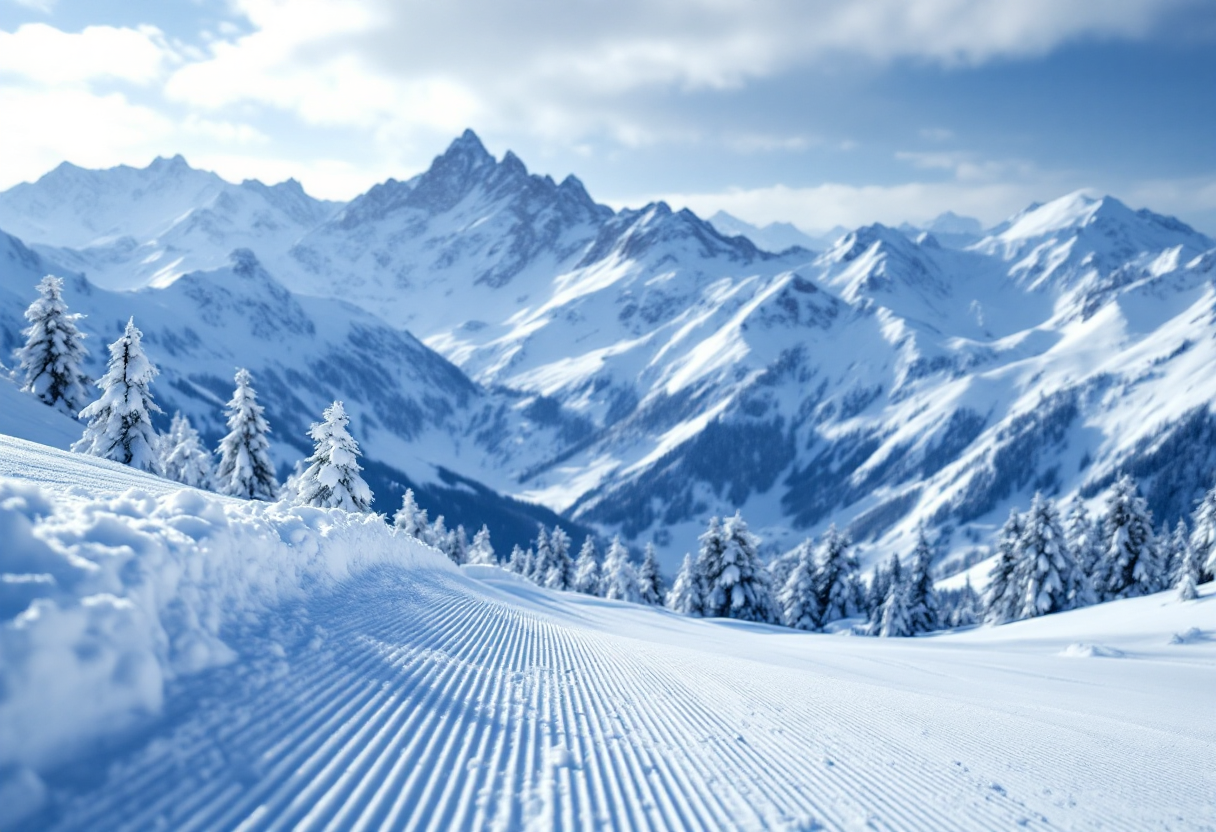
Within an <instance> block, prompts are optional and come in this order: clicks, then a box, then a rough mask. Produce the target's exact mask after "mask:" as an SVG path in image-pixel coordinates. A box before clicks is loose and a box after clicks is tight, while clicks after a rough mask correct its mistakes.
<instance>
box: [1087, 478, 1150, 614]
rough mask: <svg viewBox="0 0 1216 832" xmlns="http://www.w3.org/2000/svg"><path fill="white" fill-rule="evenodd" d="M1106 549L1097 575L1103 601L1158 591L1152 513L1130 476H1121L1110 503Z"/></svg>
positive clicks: (1108, 499) (1096, 589)
mask: <svg viewBox="0 0 1216 832" xmlns="http://www.w3.org/2000/svg"><path fill="white" fill-rule="evenodd" d="M1106 534H1107V540H1106V546H1105V547H1104V549H1105V551H1104V552H1103V555H1102V559H1101V560H1100V561H1099V562H1098V566H1097V569H1096V570H1095V575H1094V590H1095V591H1096V593H1097V595H1098V598H1099V599H1100V600H1102V601H1112V600H1114V599H1116V598H1134V597H1136V596H1139V595H1148V594H1149V593H1152V592H1156V591H1157V590H1158V589H1159V588H1160V586H1161V583H1162V576H1161V573H1160V568H1159V564H1158V559H1157V543H1156V541H1155V540H1154V538H1153V520H1152V514H1151V513H1150V512H1149V510H1148V507H1147V506H1146V505H1145V503H1144V498H1143V497H1141V496H1140V493H1139V491H1138V490H1137V488H1136V483H1135V481H1134V480H1133V479H1132V478H1131V477H1130V476H1129V475H1127V474H1124V475H1123V476H1121V477H1119V479H1118V480H1116V481H1115V484H1114V487H1113V488H1112V489H1111V493H1110V496H1109V497H1108V498H1107V500H1106Z"/></svg>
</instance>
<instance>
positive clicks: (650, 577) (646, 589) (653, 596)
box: [638, 543, 663, 607]
mask: <svg viewBox="0 0 1216 832" xmlns="http://www.w3.org/2000/svg"><path fill="white" fill-rule="evenodd" d="M638 596H639V597H640V598H641V601H642V603H643V604H650V605H651V606H652V607H661V606H663V576H662V575H661V574H660V573H659V557H658V555H657V554H656V553H655V551H654V544H653V543H647V544H646V549H645V554H644V555H643V556H642V565H641V566H640V567H638Z"/></svg>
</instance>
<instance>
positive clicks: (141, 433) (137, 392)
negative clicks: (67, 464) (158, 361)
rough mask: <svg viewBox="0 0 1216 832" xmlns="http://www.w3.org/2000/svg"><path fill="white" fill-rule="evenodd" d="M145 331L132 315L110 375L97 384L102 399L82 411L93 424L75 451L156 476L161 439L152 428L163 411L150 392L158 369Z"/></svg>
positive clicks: (117, 345)
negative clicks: (148, 353) (143, 339)
mask: <svg viewBox="0 0 1216 832" xmlns="http://www.w3.org/2000/svg"><path fill="white" fill-rule="evenodd" d="M142 335H143V334H142V333H141V332H140V331H139V330H138V329H136V328H135V319H134V318H132V319H131V320H129V321H127V328H126V330H125V331H124V332H123V334H122V336H121V337H119V339H118V340H117V341H115V342H114V343H112V344H110V362H109V365H108V367H107V368H106V374H105V375H104V376H102V377H101V380H100V381H98V382H97V386H98V387H100V388H101V398H99V399H98V400H97V401H95V402H93V403H92V404H90V405H89V406H88V407H86V408H85V409H84V410H82V411H80V418H81V419H87V420H88V424H87V425H86V426H85V429H84V436H82V437H81V438H80V439H79V440H77V441H76V443H75V444H73V445H72V450H73V451H75V452H77V453H83V454H91V455H93V456H99V457H102V458H103V459H112V460H114V461H115V462H121V463H123V464H124V465H130V466H131V467H132V468H139V469H141V470H144V471H151V472H152V473H154V474H155V473H159V472H160V437H158V436H157V434H156V431H155V430H154V429H153V428H152V419H151V414H152V413H160V412H161V409H160V408H159V407H157V406H156V403H155V402H153V401H152V393H151V392H150V391H149V390H148V386H149V385H150V384H151V383H152V379H153V378H155V377H156V368H155V367H153V366H152V363H151V362H150V361H148V357H147V356H146V355H144V350H143V346H142V345H141V344H140V339H141V337H142Z"/></svg>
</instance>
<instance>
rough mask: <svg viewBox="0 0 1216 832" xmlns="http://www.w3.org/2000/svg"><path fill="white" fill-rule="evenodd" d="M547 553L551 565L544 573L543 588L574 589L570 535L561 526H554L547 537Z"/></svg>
mask: <svg viewBox="0 0 1216 832" xmlns="http://www.w3.org/2000/svg"><path fill="white" fill-rule="evenodd" d="M549 551H550V553H551V555H550V556H551V558H552V565H551V566H550V567H549V569H548V571H547V572H546V573H545V586H547V587H549V589H573V588H574V559H573V558H571V557H570V535H568V534H566V532H565V531H564V530H563V529H562V527H561V526H554V527H553V533H552V534H550V535H549Z"/></svg>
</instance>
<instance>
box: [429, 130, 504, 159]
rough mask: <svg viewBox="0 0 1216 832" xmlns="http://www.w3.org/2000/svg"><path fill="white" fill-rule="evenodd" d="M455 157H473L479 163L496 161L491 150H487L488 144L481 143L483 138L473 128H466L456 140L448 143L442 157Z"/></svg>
mask: <svg viewBox="0 0 1216 832" xmlns="http://www.w3.org/2000/svg"><path fill="white" fill-rule="evenodd" d="M454 157H459V158H467V159H472V160H474V161H475V162H476V163H478V164H481V163H484V162H493V161H494V157H493V156H491V155H490V151H488V150H486V146H485V145H484V144H482V143H481V139H479V138H478V137H477V134H476V133H474V132H473V131H472V130H465V131H464V132H463V133H461V134H460V136H459V137H458V138H457V139H456V140H455V141H453V142H452V143H451V144H450V145H448V149H447V150H446V151H444V154H443V156H442V157H440V158H454Z"/></svg>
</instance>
